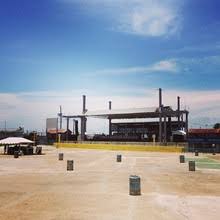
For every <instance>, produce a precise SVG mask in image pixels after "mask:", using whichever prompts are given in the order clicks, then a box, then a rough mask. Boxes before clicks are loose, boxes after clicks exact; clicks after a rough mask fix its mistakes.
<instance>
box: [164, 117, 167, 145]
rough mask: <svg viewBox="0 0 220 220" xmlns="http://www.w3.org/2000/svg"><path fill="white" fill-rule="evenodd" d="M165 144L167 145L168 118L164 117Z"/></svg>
mask: <svg viewBox="0 0 220 220" xmlns="http://www.w3.org/2000/svg"><path fill="white" fill-rule="evenodd" d="M164 143H165V144H166V143H167V117H166V115H164Z"/></svg>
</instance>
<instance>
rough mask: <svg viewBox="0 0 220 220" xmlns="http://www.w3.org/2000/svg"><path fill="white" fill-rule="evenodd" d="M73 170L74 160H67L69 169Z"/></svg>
mask: <svg viewBox="0 0 220 220" xmlns="http://www.w3.org/2000/svg"><path fill="white" fill-rule="evenodd" d="M73 170H74V162H73V160H67V171H73Z"/></svg>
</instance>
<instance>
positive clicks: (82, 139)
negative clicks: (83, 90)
mask: <svg viewBox="0 0 220 220" xmlns="http://www.w3.org/2000/svg"><path fill="white" fill-rule="evenodd" d="M82 111H83V112H82V113H83V114H85V113H86V111H87V110H86V96H85V95H83V109H82ZM85 132H86V117H85V116H82V117H81V141H84V140H85Z"/></svg>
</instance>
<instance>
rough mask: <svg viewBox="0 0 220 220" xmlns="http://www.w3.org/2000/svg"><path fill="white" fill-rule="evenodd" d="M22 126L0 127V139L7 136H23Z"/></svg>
mask: <svg viewBox="0 0 220 220" xmlns="http://www.w3.org/2000/svg"><path fill="white" fill-rule="evenodd" d="M23 136H24V128H22V127H19V128H15V129H8V128H7V129H0V140H1V139H3V138H8V137H23Z"/></svg>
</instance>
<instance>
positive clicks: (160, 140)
mask: <svg viewBox="0 0 220 220" xmlns="http://www.w3.org/2000/svg"><path fill="white" fill-rule="evenodd" d="M158 140H159V142H160V143H161V142H162V89H161V88H159V139H158Z"/></svg>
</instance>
